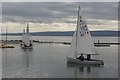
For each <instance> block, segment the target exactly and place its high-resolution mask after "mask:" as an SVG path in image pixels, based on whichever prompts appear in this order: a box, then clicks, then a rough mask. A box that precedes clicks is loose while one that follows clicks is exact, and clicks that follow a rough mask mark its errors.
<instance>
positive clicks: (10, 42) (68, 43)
mask: <svg viewBox="0 0 120 80" xmlns="http://www.w3.org/2000/svg"><path fill="white" fill-rule="evenodd" d="M21 42H22V40H7V42H6V40H2V41H0V43H7V44H20V43H21ZM33 42H34V43H54V44H65V45H70V44H71V42H57V41H40V40H33ZM94 45H95V46H99V45H100V46H102V45H103V46H104V45H120V43H117V42H115V43H113V42H109V43H101V42H99V43H94Z"/></svg>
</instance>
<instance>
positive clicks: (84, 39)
mask: <svg viewBox="0 0 120 80" xmlns="http://www.w3.org/2000/svg"><path fill="white" fill-rule="evenodd" d="M81 54H82V55H83V56H85V55H87V56H88V55H89V57H90V58H89V59H88V58H84V60H80V59H77V58H78V57H79V56H80V55H81ZM91 55H98V54H97V53H96V51H95V47H94V43H93V41H92V38H91V34H90V31H89V29H88V27H87V24H86V21H85V20H84V19H83V18H82V16H81V14H80V6H79V10H78V19H77V28H76V30H75V32H74V35H73V40H72V42H71V47H70V51H69V54H68V56H67V62H68V63H77V64H81V65H83V64H85V65H92V64H93V65H104V62H103V61H102V60H97V59H91Z"/></svg>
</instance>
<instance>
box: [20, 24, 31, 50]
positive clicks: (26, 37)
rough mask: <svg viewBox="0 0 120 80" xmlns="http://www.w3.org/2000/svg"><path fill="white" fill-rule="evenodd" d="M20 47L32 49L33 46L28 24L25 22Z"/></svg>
mask: <svg viewBox="0 0 120 80" xmlns="http://www.w3.org/2000/svg"><path fill="white" fill-rule="evenodd" d="M21 47H22V48H23V49H32V48H33V41H32V37H31V35H30V33H29V24H27V28H26V29H24V30H23V35H22V43H21Z"/></svg>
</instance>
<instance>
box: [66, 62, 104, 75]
mask: <svg viewBox="0 0 120 80" xmlns="http://www.w3.org/2000/svg"><path fill="white" fill-rule="evenodd" d="M93 67H102V66H99V65H80V64H71V63H67V71H68V73H73V74H74V77H79V75H80V74H81V75H84V73H85V74H90V73H91V72H92V68H93Z"/></svg>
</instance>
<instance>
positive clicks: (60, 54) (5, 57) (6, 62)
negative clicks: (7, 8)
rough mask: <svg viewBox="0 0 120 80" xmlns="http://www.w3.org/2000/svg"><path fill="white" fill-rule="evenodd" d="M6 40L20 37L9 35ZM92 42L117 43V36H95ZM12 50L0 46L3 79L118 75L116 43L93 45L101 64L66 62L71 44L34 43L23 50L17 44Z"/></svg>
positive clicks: (56, 39) (42, 37)
mask: <svg viewBox="0 0 120 80" xmlns="http://www.w3.org/2000/svg"><path fill="white" fill-rule="evenodd" d="M71 38H72V37H63V36H61V37H55V36H53V37H49V36H46V37H44V36H41V37H40V36H39V37H38V36H34V37H33V39H36V40H44V41H68V42H70V41H71ZM8 39H21V37H17V36H14V37H12V36H10V37H9V38H8ZM93 39H94V42H97V40H100V41H101V42H118V38H116V37H94V38H93ZM12 45H14V46H15V48H13V49H2V66H3V68H2V70H3V71H2V73H3V75H2V76H3V77H4V78H117V77H118V46H115V45H113V46H111V47H99V48H96V50H97V52H98V53H99V54H100V55H99V56H97V57H95V58H99V59H101V60H104V62H105V65H104V66H101V67H99V66H82V65H81V66H75V65H70V64H67V63H66V61H67V60H66V55H67V54H68V51H69V47H70V45H63V44H40V43H34V49H33V50H22V49H21V48H20V46H19V44H12Z"/></svg>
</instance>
